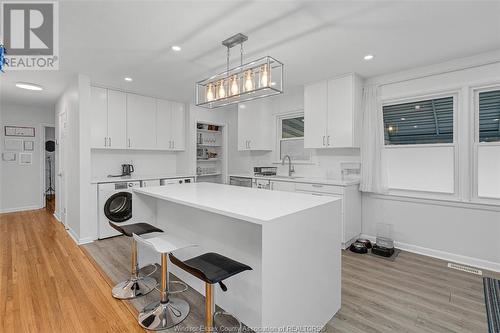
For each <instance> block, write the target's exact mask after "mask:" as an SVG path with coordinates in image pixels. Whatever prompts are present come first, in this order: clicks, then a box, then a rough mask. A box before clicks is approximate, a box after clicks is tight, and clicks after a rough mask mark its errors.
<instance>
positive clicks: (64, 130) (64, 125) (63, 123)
mask: <svg viewBox="0 0 500 333" xmlns="http://www.w3.org/2000/svg"><path fill="white" fill-rule="evenodd" d="M58 121H59V139H58V141H59V142H58V143H59V144H58V150H59V152H58V157H57V161H58V173H57V176H58V178H59V185H58V186H59V187H58V191H57V193H56V197H57V202H58V207H56V208H57V211H58V213H59V218H60V219H61V222H62V223H63V225H64V227H65V228H66V229H67V228H68V227H67V218H66V212H67V209H66V208H67V202H68V201H67V194H66V193H68V192H67V188H66V174H65V171H66V165H67V163H68V161H67V144H68V143H67V136H68V112H67V111H64V112H61V113H60V114H59V119H58Z"/></svg>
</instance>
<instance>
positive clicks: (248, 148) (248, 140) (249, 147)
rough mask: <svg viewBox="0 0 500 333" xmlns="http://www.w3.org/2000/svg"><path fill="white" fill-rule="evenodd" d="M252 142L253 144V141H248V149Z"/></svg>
mask: <svg viewBox="0 0 500 333" xmlns="http://www.w3.org/2000/svg"><path fill="white" fill-rule="evenodd" d="M250 142H252V140H248V149H250Z"/></svg>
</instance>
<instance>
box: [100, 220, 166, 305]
mask: <svg viewBox="0 0 500 333" xmlns="http://www.w3.org/2000/svg"><path fill="white" fill-rule="evenodd" d="M109 225H110V226H112V227H113V228H115V229H116V230H117V231H118V232H120V233H122V234H123V235H125V236H127V237H130V239H131V240H132V260H131V264H132V265H131V274H130V277H129V278H128V279H127V280H126V281H123V282H120V283H118V284H117V285H116V286H115V287H114V288H113V291H112V294H113V297H114V298H118V299H131V298H136V297H139V296H144V295H146V294H147V293H149V292H151V291H152V290H153V289H154V288H156V285H157V284H158V282H157V281H156V280H155V279H154V278H152V277H150V276H144V277H139V264H138V263H137V242H136V241H135V239H134V237H132V235H133V234H136V235H143V234H148V233H152V232H163V230H161V229H158V228H156V227H154V226H152V225H151V224H148V223H134V224H126V225H122V226H119V225H117V224H114V223H112V222H109Z"/></svg>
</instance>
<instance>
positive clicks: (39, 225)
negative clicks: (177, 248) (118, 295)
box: [0, 209, 143, 333]
mask: <svg viewBox="0 0 500 333" xmlns="http://www.w3.org/2000/svg"><path fill="white" fill-rule="evenodd" d="M142 331H143V330H141V329H139V327H138V326H137V322H136V320H135V317H134V315H133V314H132V313H131V312H130V310H129V309H128V308H127V307H126V305H125V304H124V303H123V302H120V301H117V300H115V299H113V297H112V296H111V294H110V289H109V286H108V283H107V282H106V280H105V278H104V277H103V276H101V274H100V273H99V271H98V270H97V269H96V267H95V266H94V265H93V264H92V262H91V261H90V260H89V259H88V258H87V256H86V255H85V254H84V253H83V252H82V251H81V250H80V248H78V246H76V245H75V243H74V242H73V240H72V239H71V238H70V237H69V236H68V234H67V233H66V231H65V230H64V228H63V226H62V225H61V224H60V223H59V222H57V221H56V220H55V219H54V218H53V217H52V215H51V214H49V213H48V212H47V211H46V210H45V209H41V210H37V211H29V212H22V213H10V214H0V332H2V333H10V332H16V333H18V332H71V333H76V332H142Z"/></svg>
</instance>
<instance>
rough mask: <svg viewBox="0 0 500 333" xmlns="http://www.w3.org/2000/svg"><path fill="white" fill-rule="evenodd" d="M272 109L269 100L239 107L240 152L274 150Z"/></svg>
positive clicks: (252, 102)
mask: <svg viewBox="0 0 500 333" xmlns="http://www.w3.org/2000/svg"><path fill="white" fill-rule="evenodd" d="M273 124H274V123H273V117H272V109H271V107H270V106H269V102H268V101H267V100H256V101H251V102H247V103H244V104H239V105H238V150H263V151H265V150H272V149H273V139H272V133H273V130H272V127H273Z"/></svg>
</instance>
